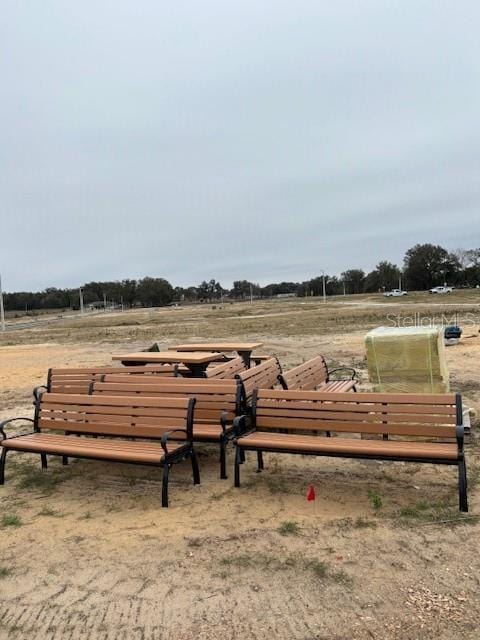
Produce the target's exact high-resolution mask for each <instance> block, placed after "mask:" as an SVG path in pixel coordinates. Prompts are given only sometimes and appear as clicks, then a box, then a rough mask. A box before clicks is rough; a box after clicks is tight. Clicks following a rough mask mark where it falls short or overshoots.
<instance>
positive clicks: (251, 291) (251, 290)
mask: <svg viewBox="0 0 480 640" xmlns="http://www.w3.org/2000/svg"><path fill="white" fill-rule="evenodd" d="M250 304H253V289H252V283H250Z"/></svg>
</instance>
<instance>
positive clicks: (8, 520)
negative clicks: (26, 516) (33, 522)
mask: <svg viewBox="0 0 480 640" xmlns="http://www.w3.org/2000/svg"><path fill="white" fill-rule="evenodd" d="M22 524H23V522H22V519H21V518H20V516H17V514H15V513H4V514H3V515H2V518H1V520H0V527H1V528H2V529H4V528H6V527H21V526H22Z"/></svg>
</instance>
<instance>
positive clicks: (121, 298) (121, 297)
mask: <svg viewBox="0 0 480 640" xmlns="http://www.w3.org/2000/svg"><path fill="white" fill-rule="evenodd" d="M120 304H121V305H122V311H123V296H120Z"/></svg>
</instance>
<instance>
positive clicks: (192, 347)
mask: <svg viewBox="0 0 480 640" xmlns="http://www.w3.org/2000/svg"><path fill="white" fill-rule="evenodd" d="M262 344H263V343H262V342H199V343H192V344H177V345H174V346H173V347H169V349H174V350H175V351H219V352H222V353H223V352H225V351H226V352H228V351H236V352H237V353H238V355H239V356H241V357H242V358H243V361H244V362H245V365H246V366H247V367H250V358H251V355H252V351H253V350H254V349H257V348H258V347H261V346H262Z"/></svg>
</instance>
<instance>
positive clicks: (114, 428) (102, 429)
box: [39, 418, 185, 438]
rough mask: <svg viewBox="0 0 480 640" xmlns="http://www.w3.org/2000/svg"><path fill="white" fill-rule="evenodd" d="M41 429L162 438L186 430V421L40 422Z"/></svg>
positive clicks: (44, 420)
mask: <svg viewBox="0 0 480 640" xmlns="http://www.w3.org/2000/svg"><path fill="white" fill-rule="evenodd" d="M39 426H40V428H41V429H52V430H61V431H73V432H81V433H97V434H104V435H116V436H124V437H129V436H130V437H132V436H133V437H136V438H161V437H162V435H163V434H164V433H165V432H167V431H171V430H173V429H175V428H185V421H182V420H176V419H170V420H169V419H166V418H165V419H163V418H159V419H158V420H157V421H156V422H155V424H154V425H148V424H143V423H142V424H135V425H132V424H123V423H115V422H78V423H76V422H73V421H72V422H63V423H62V422H61V421H58V420H46V419H42V420H40V421H39Z"/></svg>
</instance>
